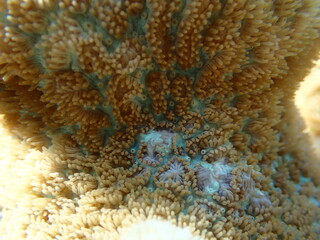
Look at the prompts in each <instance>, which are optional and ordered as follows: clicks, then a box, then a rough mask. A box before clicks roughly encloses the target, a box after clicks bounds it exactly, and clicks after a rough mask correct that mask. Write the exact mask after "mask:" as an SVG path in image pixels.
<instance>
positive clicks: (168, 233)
mask: <svg viewBox="0 0 320 240" xmlns="http://www.w3.org/2000/svg"><path fill="white" fill-rule="evenodd" d="M120 239H121V240H149V239H153V240H168V239H170V240H181V239H183V240H203V238H201V237H198V236H193V235H192V233H191V231H190V229H188V228H186V227H183V228H182V227H177V226H175V225H174V224H172V223H171V222H169V221H164V220H158V219H148V220H146V221H142V222H138V223H136V224H133V225H131V226H130V227H128V228H124V229H122V230H121V231H120Z"/></svg>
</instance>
